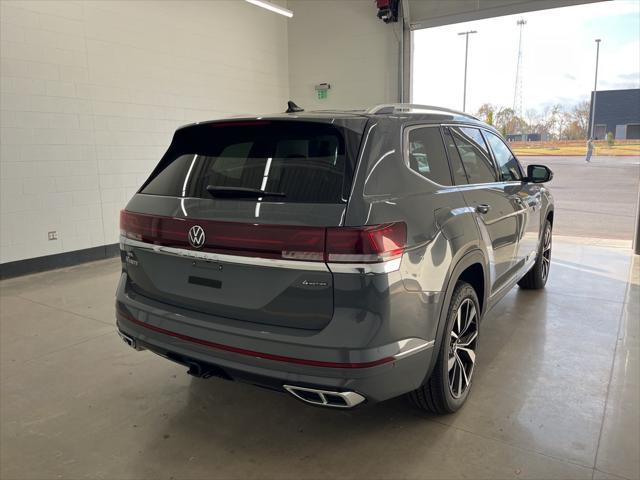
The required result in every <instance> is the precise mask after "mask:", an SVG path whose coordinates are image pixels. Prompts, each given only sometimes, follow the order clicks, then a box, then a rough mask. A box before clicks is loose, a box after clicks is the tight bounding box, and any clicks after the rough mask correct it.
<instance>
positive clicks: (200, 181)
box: [140, 121, 364, 203]
mask: <svg viewBox="0 0 640 480" xmlns="http://www.w3.org/2000/svg"><path fill="white" fill-rule="evenodd" d="M360 123H362V122H360ZM362 127H364V124H363V123H362ZM358 130H359V129H358ZM360 136H361V131H357V130H354V129H350V128H346V127H344V126H336V125H334V124H332V123H320V122H301V121H250V122H246V121H238V122H225V123H210V124H202V125H196V126H192V127H187V128H185V129H182V130H179V131H178V132H177V133H176V135H175V137H174V140H173V142H172V144H171V146H170V147H169V150H168V151H167V153H166V154H165V156H164V158H163V159H162V161H161V162H160V164H159V165H158V167H156V169H155V170H154V172H153V173H152V174H151V176H150V178H149V179H148V180H147V182H146V183H145V185H144V186H143V187H142V189H141V190H140V193H144V194H150V195H168V196H177V197H199V198H212V197H211V194H209V192H208V190H207V187H209V188H211V187H224V188H249V189H259V190H265V191H269V192H279V193H282V194H284V196H282V197H277V199H274V201H278V202H301V203H342V202H345V201H346V199H347V198H348V193H349V191H350V188H351V180H352V177H353V171H354V166H355V165H354V162H355V158H356V156H357V150H358V147H359V143H360Z"/></svg>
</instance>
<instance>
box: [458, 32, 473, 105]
mask: <svg viewBox="0 0 640 480" xmlns="http://www.w3.org/2000/svg"><path fill="white" fill-rule="evenodd" d="M472 33H478V32H477V31H476V30H468V31H466V32H460V33H458V35H464V36H465V37H466V38H465V46H464V87H463V90H462V111H463V112H464V111H465V110H466V109H467V59H468V57H469V35H470V34H472Z"/></svg>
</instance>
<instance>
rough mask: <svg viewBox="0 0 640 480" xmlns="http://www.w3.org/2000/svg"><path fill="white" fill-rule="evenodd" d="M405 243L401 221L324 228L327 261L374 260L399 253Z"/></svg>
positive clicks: (404, 232) (361, 261)
mask: <svg viewBox="0 0 640 480" xmlns="http://www.w3.org/2000/svg"><path fill="white" fill-rule="evenodd" d="M406 244H407V226H406V224H405V223H404V222H396V223H389V224H386V225H372V226H365V227H356V228H352V227H337V228H327V244H326V247H325V258H326V260H327V262H349V263H376V262H384V261H386V260H391V259H394V258H397V257H399V256H400V255H402V252H403V251H404V247H405V246H406Z"/></svg>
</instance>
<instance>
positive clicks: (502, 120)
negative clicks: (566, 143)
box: [476, 101, 590, 140]
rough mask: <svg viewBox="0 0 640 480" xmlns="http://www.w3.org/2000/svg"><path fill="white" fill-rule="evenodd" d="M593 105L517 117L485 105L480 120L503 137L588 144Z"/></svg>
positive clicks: (550, 108)
mask: <svg viewBox="0 0 640 480" xmlns="http://www.w3.org/2000/svg"><path fill="white" fill-rule="evenodd" d="M589 111H590V106H589V102H587V101H583V102H580V103H578V104H577V105H574V106H573V107H570V108H569V107H565V106H563V105H560V104H557V105H551V106H547V107H545V108H543V109H542V110H535V109H530V110H527V111H526V113H525V114H524V115H523V117H524V118H522V117H519V116H518V115H516V112H515V111H514V110H513V109H512V108H508V107H498V106H496V105H492V104H490V103H485V104H483V105H482V106H481V107H480V108H479V109H478V111H477V112H476V116H477V117H478V118H480V119H481V120H482V121H484V122H486V123H488V124H489V125H493V126H494V127H495V128H496V129H498V130H499V131H500V133H502V135H505V136H506V135H508V134H511V133H539V134H541V135H542V137H543V138H545V137H546V138H548V139H549V140H584V139H585V138H587V133H588V132H587V130H588V128H589Z"/></svg>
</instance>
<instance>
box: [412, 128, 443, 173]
mask: <svg viewBox="0 0 640 480" xmlns="http://www.w3.org/2000/svg"><path fill="white" fill-rule="evenodd" d="M407 150H408V151H407V154H408V161H409V168H411V170H413V171H415V172H416V173H419V174H420V175H422V176H423V177H424V178H428V179H429V180H431V181H432V182H435V183H438V184H440V185H452V182H451V172H450V171H449V163H448V162H447V154H446V152H445V149H444V145H443V144H442V136H441V135H440V129H439V128H438V127H423V128H414V129H412V130H410V131H409V139H408V145H407Z"/></svg>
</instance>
